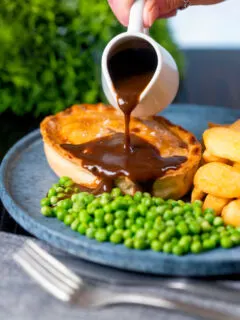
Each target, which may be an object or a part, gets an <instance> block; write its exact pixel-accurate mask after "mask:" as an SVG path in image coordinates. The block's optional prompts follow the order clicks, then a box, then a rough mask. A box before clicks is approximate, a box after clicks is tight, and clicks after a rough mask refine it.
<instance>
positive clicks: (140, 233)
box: [135, 229, 147, 239]
mask: <svg viewBox="0 0 240 320" xmlns="http://www.w3.org/2000/svg"><path fill="white" fill-rule="evenodd" d="M146 236H147V233H146V230H144V229H138V230H137V232H136V234H135V238H136V239H145V238H146Z"/></svg>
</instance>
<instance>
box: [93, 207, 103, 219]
mask: <svg viewBox="0 0 240 320" xmlns="http://www.w3.org/2000/svg"><path fill="white" fill-rule="evenodd" d="M104 214H105V212H104V210H103V209H97V210H95V212H94V216H95V218H100V219H102V218H103V217H104Z"/></svg>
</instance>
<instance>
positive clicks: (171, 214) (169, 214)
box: [163, 210, 173, 221]
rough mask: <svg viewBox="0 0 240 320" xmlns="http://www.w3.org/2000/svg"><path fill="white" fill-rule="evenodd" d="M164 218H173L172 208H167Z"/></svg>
mask: <svg viewBox="0 0 240 320" xmlns="http://www.w3.org/2000/svg"><path fill="white" fill-rule="evenodd" d="M163 219H164V220H165V221H167V220H171V219H173V212H172V211H171V210H166V211H165V212H164V214H163Z"/></svg>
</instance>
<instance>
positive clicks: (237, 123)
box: [230, 119, 240, 131]
mask: <svg viewBox="0 0 240 320" xmlns="http://www.w3.org/2000/svg"><path fill="white" fill-rule="evenodd" d="M230 128H231V129H233V130H236V131H240V119H239V120H237V121H235V122H234V123H233V124H231V125H230Z"/></svg>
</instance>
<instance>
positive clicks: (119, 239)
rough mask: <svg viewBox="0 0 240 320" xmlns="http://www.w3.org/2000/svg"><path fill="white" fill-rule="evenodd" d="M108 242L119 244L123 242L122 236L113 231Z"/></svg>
mask: <svg viewBox="0 0 240 320" xmlns="http://www.w3.org/2000/svg"><path fill="white" fill-rule="evenodd" d="M110 241H111V242H112V243H115V244H118V243H121V242H122V241H123V236H122V235H121V233H118V232H116V231H114V232H113V233H112V234H111V236H110Z"/></svg>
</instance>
